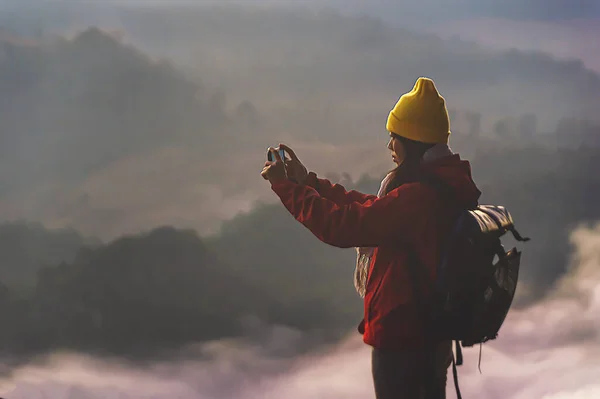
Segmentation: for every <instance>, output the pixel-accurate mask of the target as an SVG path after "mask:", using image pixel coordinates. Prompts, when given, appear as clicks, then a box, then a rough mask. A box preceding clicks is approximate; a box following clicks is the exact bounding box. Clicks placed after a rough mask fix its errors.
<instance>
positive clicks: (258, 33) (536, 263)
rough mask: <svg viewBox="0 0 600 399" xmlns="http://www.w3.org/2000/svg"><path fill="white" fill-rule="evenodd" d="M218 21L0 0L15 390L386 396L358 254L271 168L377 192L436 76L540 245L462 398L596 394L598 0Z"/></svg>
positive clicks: (438, 4)
mask: <svg viewBox="0 0 600 399" xmlns="http://www.w3.org/2000/svg"><path fill="white" fill-rule="evenodd" d="M201 3H202V4H200V3H199V2H177V5H175V4H174V3H172V2H168V3H167V2H166V1H153V2H143V4H142V3H141V2H136V1H133V0H132V1H126V0H123V1H113V2H106V3H100V2H72V1H36V0H32V1H27V2H25V1H18V2H17V1H4V2H0V26H1V27H2V29H0V119H1V120H2V126H1V128H0V325H2V327H3V328H2V329H1V330H0V341H1V342H3V343H4V344H5V345H4V347H3V348H2V351H1V352H0V355H1V357H2V366H0V367H2V368H0V375H2V376H3V377H4V379H2V380H1V382H0V395H4V396H6V397H7V399H21V398H23V399H24V398H27V399H37V398H51V399H90V398H109V399H112V398H115V399H116V398H119V399H137V398H140V399H150V398H152V399H156V398H164V397H169V398H179V399H197V398H202V399H212V398H215V399H221V398H232V399H255V398H256V399H258V398H286V399H288V398H289V399H296V398H305V397H316V398H327V399H329V398H332V399H335V398H349V399H353V398H368V397H373V394H372V382H371V378H370V366H369V349H368V347H367V346H365V345H364V344H362V342H361V341H360V337H359V336H358V335H357V333H356V332H355V325H356V324H357V322H358V321H359V320H360V313H361V303H360V299H359V298H358V297H357V296H356V294H355V293H354V291H353V287H352V270H353V266H354V253H353V251H352V250H349V251H341V250H337V249H334V248H330V247H327V246H325V245H323V244H321V243H319V242H318V241H317V240H316V239H315V238H314V237H312V236H311V235H310V234H309V233H308V232H307V231H306V230H305V229H303V228H302V227H301V226H299V225H298V224H296V223H294V221H293V219H292V218H291V217H290V216H289V215H288V214H287V213H286V212H285V210H284V209H283V208H282V206H281V204H279V203H278V201H277V198H276V196H275V195H274V193H273V192H272V191H271V190H270V188H269V186H268V184H267V183H266V182H264V181H263V180H262V179H261V178H260V176H259V172H260V170H261V169H262V165H263V163H264V160H265V151H266V147H268V146H271V145H276V144H278V143H280V142H284V143H287V144H289V145H291V146H292V147H293V148H294V149H295V150H296V152H297V154H298V155H299V156H300V158H301V160H302V161H303V162H304V163H305V164H306V165H307V167H308V168H309V169H310V170H313V171H315V172H317V173H318V174H319V175H320V176H327V177H329V178H331V179H332V180H333V181H341V182H342V183H344V184H345V185H346V186H347V187H352V188H357V189H359V190H362V191H365V192H374V191H376V189H377V187H378V186H379V181H380V179H381V177H382V175H383V174H384V173H385V172H386V171H388V170H389V169H390V168H391V167H392V164H391V162H390V159H389V158H390V157H389V154H388V151H387V150H386V143H387V140H388V134H387V132H386V131H385V118H386V117H387V113H388V111H389V109H390V107H391V106H392V105H393V104H394V103H395V101H396V100H397V98H398V96H399V95H401V94H402V93H404V92H406V91H408V90H410V89H411V88H412V85H413V84H414V81H415V80H416V78H417V77H419V76H429V77H432V78H433V79H435V80H436V84H437V86H438V88H439V89H440V92H441V93H442V94H443V95H444V97H445V98H446V100H447V102H448V107H449V111H450V115H451V129H452V135H451V143H450V144H451V146H452V148H453V150H455V151H457V152H459V153H460V154H461V156H463V157H464V158H466V159H469V160H471V162H472V165H473V175H474V178H475V180H476V182H477V184H478V185H479V186H480V188H481V189H482V191H483V199H482V200H484V201H485V202H487V203H495V204H501V205H506V206H507V207H508V209H509V210H510V211H511V212H512V214H513V216H514V217H515V221H516V223H517V227H518V228H519V230H520V231H521V232H522V233H523V234H524V235H528V236H532V237H533V240H532V241H531V242H530V243H528V244H527V245H526V246H524V248H522V249H523V250H524V253H523V266H522V270H521V280H520V283H519V284H520V285H519V290H518V293H517V298H516V303H515V308H514V310H513V311H511V313H510V314H509V318H508V320H507V321H506V324H505V326H504V327H503V330H502V331H501V336H500V339H498V340H497V341H495V342H492V343H490V344H487V345H485V347H484V349H483V361H482V370H483V374H481V375H480V374H479V371H478V370H477V359H478V355H479V353H478V350H477V349H478V348H473V349H468V350H466V359H465V366H463V367H461V368H460V375H461V387H462V389H463V392H464V394H465V396H466V397H485V398H517V399H521V398H523V399H526V398H527V399H528V398H544V399H558V398H567V397H568V398H579V397H581V398H595V397H600V391H599V390H600V386H599V385H598V376H599V375H600V368H599V366H598V364H600V337H599V335H598V334H599V333H598V331H599V330H600V319H599V318H598V317H599V316H598V314H600V296H599V295H600V274H599V272H598V271H599V270H600V252H599V248H600V226H599V225H594V223H596V222H597V221H599V220H600V209H599V208H598V207H597V204H598V203H599V202H600V175H598V173H597V172H596V170H597V160H598V157H599V156H600V115H599V114H598V109H599V107H600V96H599V94H598V93H600V74H599V72H598V71H600V64H598V58H597V57H598V56H597V51H595V48H596V47H595V41H594V40H595V39H596V37H597V34H596V31H597V26H598V25H597V24H596V22H595V21H597V18H598V15H599V14H598V7H597V4H596V3H597V2H593V1H585V2H579V3H578V5H579V6H578V7H573V6H572V4H570V3H569V4H567V3H566V2H559V1H553V2H550V3H548V2H544V3H543V5H542V3H541V1H537V0H536V1H523V2H516V1H507V2H502V3H500V2H496V1H474V0H460V1H459V0H456V1H448V2H444V1H442V0H436V1H423V2H420V3H418V4H417V3H415V2H399V1H394V2H392V1H387V0H377V1H373V2H369V4H368V5H366V3H365V2H360V1H338V0H329V1H326V2H316V1H312V0H307V1H299V2H294V6H293V7H292V6H290V4H291V2H286V1H283V0H281V1H266V0H256V1H248V2H246V1H244V2H241V1H237V2H236V1H231V2H201ZM217 3H218V4H217ZM242 3H243V4H242ZM567 6H568V7H567ZM426 17H427V18H426ZM426 19H427V22H425V20H426ZM582 223H586V224H584V225H582ZM161 226H162V227H161ZM577 226H579V227H577ZM297 254H302V257H297V256H295V255H297ZM215 304H218V307H219V308H218V309H217V305H215ZM100 354H102V355H100ZM125 359H126V360H125ZM448 391H449V392H452V391H453V389H452V384H451V381H450V382H449V388H448ZM452 395H453V394H450V396H449V397H450V398H453V396H452Z"/></svg>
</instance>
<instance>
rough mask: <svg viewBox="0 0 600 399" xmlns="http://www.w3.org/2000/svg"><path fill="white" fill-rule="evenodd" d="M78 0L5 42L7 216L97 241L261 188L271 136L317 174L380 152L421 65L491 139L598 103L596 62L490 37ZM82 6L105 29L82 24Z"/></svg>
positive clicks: (2, 101)
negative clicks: (485, 42) (496, 47)
mask: <svg viewBox="0 0 600 399" xmlns="http://www.w3.org/2000/svg"><path fill="white" fill-rule="evenodd" d="M63 5H64V4H63ZM77 7H80V8H81V10H88V11H86V12H83V11H82V13H81V14H80V13H75V14H76V15H82V16H81V19H78V18H80V17H79V16H75V14H69V13H66V11H64V10H65V9H64V8H62V9H61V8H60V7H59V8H57V9H56V10H54V11H53V13H54V14H49V16H48V18H55V17H56V18H58V16H60V18H63V19H62V20H64V21H71V22H73V25H70V23H66V22H65V25H63V26H65V27H67V26H72V27H73V29H72V30H71V29H65V30H69V32H70V34H69V35H67V37H68V39H67V38H65V37H56V36H54V35H52V34H51V33H50V32H52V29H48V30H44V29H42V30H41V31H40V32H38V33H39V34H37V35H36V34H31V35H29V36H27V40H29V41H28V42H27V43H23V42H22V41H19V40H16V39H15V37H17V38H19V35H17V34H14V33H12V36H10V37H8V36H7V37H5V41H4V42H3V43H2V44H1V45H0V84H2V85H3V88H4V89H3V91H1V92H0V117H1V118H2V121H3V125H2V127H0V171H1V172H0V175H1V176H0V182H1V183H0V198H1V199H2V200H3V201H4V203H5V204H6V206H4V207H2V209H0V218H2V219H15V218H24V219H28V220H40V221H43V222H51V223H52V224H53V225H57V223H58V225H61V224H62V225H66V224H68V225H71V226H74V227H75V228H77V229H78V230H80V231H84V232H86V233H88V234H93V235H97V236H100V237H103V238H107V237H114V236H115V235H118V234H120V233H122V232H131V233H135V232H138V231H139V230H140V229H149V228H151V227H153V226H156V225H160V224H169V225H170V224H174V225H177V226H182V227H193V228H197V229H201V230H202V231H203V232H207V231H214V229H215V228H218V225H219V223H220V222H221V221H222V220H225V219H228V218H230V217H231V216H232V215H235V214H236V213H237V212H239V211H240V210H248V209H250V208H251V207H252V204H253V203H254V202H255V201H256V200H262V199H265V198H267V194H266V192H267V191H268V190H265V188H264V186H261V184H262V183H263V182H262V181H261V180H260V179H259V178H257V177H258V175H257V174H256V173H255V171H256V169H255V168H256V167H258V166H252V165H259V166H260V165H261V164H262V162H263V159H264V150H265V148H266V147H267V146H269V145H273V144H276V143H278V142H280V141H285V142H287V143H291V144H293V145H295V144H296V143H298V144H299V145H302V146H303V147H304V148H309V149H312V148H318V149H321V148H323V149H331V151H329V152H327V151H323V152H320V154H321V155H320V157H321V161H325V162H327V165H324V166H323V164H324V163H325V162H321V165H322V166H320V167H321V168H322V169H321V172H323V173H324V172H329V171H335V170H338V171H339V170H344V169H345V168H347V166H346V165H345V164H347V163H348V159H349V158H353V159H356V160H358V159H359V158H362V157H363V155H365V154H376V153H377V152H376V151H375V150H374V149H375V148H380V149H381V150H382V151H383V150H384V149H385V141H386V136H387V134H386V132H385V118H386V116H387V113H388V110H389V109H390V107H391V106H392V105H393V103H394V102H395V101H396V100H397V98H398V96H399V95H400V94H402V93H404V92H406V91H408V90H410V89H411V88H412V85H413V84H414V81H415V80H416V78H417V77H419V76H422V75H426V76H430V77H433V78H434V79H435V80H436V82H437V84H438V88H439V89H440V91H441V93H442V94H443V95H444V96H445V97H446V99H447V101H448V106H449V108H450V110H451V114H452V119H453V120H452V124H451V127H452V130H453V132H454V133H456V135H455V136H453V137H458V136H459V135H460V134H461V133H464V132H467V133H468V132H469V131H470V130H476V131H477V132H478V133H480V134H481V136H484V137H488V138H489V137H492V136H494V135H495V136H496V137H497V138H499V139H504V138H505V137H502V136H501V135H500V133H502V134H504V133H505V132H507V131H508V130H511V129H509V125H511V126H512V125H514V127H516V128H515V129H512V130H519V129H520V128H521V127H520V126H519V125H520V124H521V122H527V123H524V124H525V125H527V126H528V127H527V129H526V130H527V131H528V134H529V135H532V134H540V133H549V132H554V131H555V130H556V127H557V126H558V125H559V122H560V121H561V120H565V118H576V119H578V120H586V119H588V120H590V121H592V122H593V121H596V123H598V122H599V121H598V118H600V116H599V115H598V112H597V109H599V107H600V97H599V96H598V93H600V77H599V76H598V74H596V73H594V72H593V71H590V70H587V69H586V68H585V67H584V66H583V64H582V63H581V62H578V61H559V60H557V59H555V58H553V57H552V56H549V55H547V54H542V53H528V52H522V51H517V50H511V51H503V52H500V51H491V50H489V49H485V48H481V47H480V46H478V45H476V44H473V43H467V42H463V41H458V40H442V39H440V38H439V37H437V36H434V35H426V34H422V33H415V32H413V31H410V30H407V29H400V28H396V27H393V26H391V25H389V24H386V23H384V22H383V21H382V20H380V19H377V18H373V17H369V16H360V17H350V16H344V15H341V14H340V13H338V12H336V11H332V10H329V11H327V10H325V11H311V10H305V9H301V8H300V7H296V8H289V9H285V8H277V7H275V8H269V7H254V8H253V7H233V6H229V7H228V6H221V7H197V6H187V7H184V6H181V7H154V8H152V7H149V8H145V9H142V8H138V7H116V8H111V10H112V11H111V12H107V13H104V14H103V13H98V14H94V13H92V10H94V9H95V8H94V7H92V6H89V7H91V8H86V7H88V6H87V5H85V4H79V5H78V6H77ZM66 9H69V7H66ZM61 10H63V11H61ZM78 10H79V8H78ZM31 13H37V15H38V17H39V19H36V20H38V21H39V24H42V22H43V21H45V19H44V18H46V17H45V16H44V14H43V13H39V12H38V11H31ZM90 13H91V14H90ZM88 16H90V17H91V16H95V17H97V22H98V25H100V26H101V27H103V26H105V27H108V28H106V30H102V29H99V28H88V27H87V25H86V22H85V21H88V19H86V18H87V17H88ZM36 18H37V17H36ZM60 18H59V19H60ZM111 18H112V19H111ZM89 21H91V20H89ZM111 21H112V22H115V23H114V24H111ZM117 22H118V23H117ZM78 23H79V25H78ZM32 24H33V23H32ZM34 25H35V24H33V25H32V26H34ZM42 25H43V24H42ZM42 25H39V26H40V27H43V26H42ZM76 28H77V29H76ZM9 32H10V31H9ZM72 32H75V33H72ZM163 56H165V57H168V59H169V61H165V60H162V59H161V57H163ZM473 126H476V129H473ZM532 127H533V128H532ZM505 136H507V135H506V134H505ZM542 137H543V136H542ZM454 142H455V141H454ZM324 143H326V144H324ZM343 153H347V156H346V157H343V156H341V155H343ZM331 154H336V155H335V157H334V156H333V155H331ZM377 154H379V153H377ZM369 156H371V155H369ZM373 156H375V155H373ZM382 157H383V155H382ZM334 159H335V160H336V161H335V162H337V163H334ZM381 159H382V160H381V162H379V164H381V165H385V161H384V159H383V158H381ZM375 163H376V161H375V160H373V162H371V160H369V165H368V166H365V167H369V168H371V165H375ZM352 164H353V166H354V167H357V166H356V165H363V164H364V163H362V161H361V162H358V161H357V162H354V161H352ZM382 167H387V166H382ZM323 168H326V170H323ZM373 168H375V166H373ZM382 170H383V169H382ZM352 173H353V174H356V173H361V171H356V170H353V171H352ZM270 198H272V196H271V197H270Z"/></svg>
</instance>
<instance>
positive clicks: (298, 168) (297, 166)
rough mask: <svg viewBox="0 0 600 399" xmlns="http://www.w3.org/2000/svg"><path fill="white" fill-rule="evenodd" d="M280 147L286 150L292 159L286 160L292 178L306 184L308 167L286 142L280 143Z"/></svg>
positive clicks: (288, 173)
mask: <svg viewBox="0 0 600 399" xmlns="http://www.w3.org/2000/svg"><path fill="white" fill-rule="evenodd" d="M279 148H281V149H283V150H285V152H287V153H288V154H289V155H290V159H287V160H286V161H285V169H286V171H287V175H288V177H289V178H290V179H293V180H295V181H296V182H297V183H299V184H304V181H305V180H306V177H307V176H308V171H307V170H306V167H305V166H304V165H303V164H302V162H300V160H299V159H298V157H297V156H296V153H295V152H294V150H292V149H291V148H290V147H288V146H287V145H285V144H279Z"/></svg>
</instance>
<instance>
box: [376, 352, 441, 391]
mask: <svg viewBox="0 0 600 399" xmlns="http://www.w3.org/2000/svg"><path fill="white" fill-rule="evenodd" d="M371 361H372V371H373V382H374V385H375V396H376V398H377V399H445V398H446V378H447V377H446V376H447V371H448V367H449V366H450V364H451V363H452V343H451V342H443V343H441V344H438V345H437V346H436V347H434V348H430V349H428V350H427V351H425V350H424V349H407V350H387V349H376V348H374V349H373V354H372V358H371Z"/></svg>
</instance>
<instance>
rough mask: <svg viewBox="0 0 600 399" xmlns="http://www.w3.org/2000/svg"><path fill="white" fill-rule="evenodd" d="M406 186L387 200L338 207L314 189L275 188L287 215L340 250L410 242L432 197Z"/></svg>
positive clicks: (288, 183)
mask: <svg viewBox="0 0 600 399" xmlns="http://www.w3.org/2000/svg"><path fill="white" fill-rule="evenodd" d="M417 186H420V185H416V184H407V185H405V186H402V187H401V188H398V189H396V190H394V191H392V192H391V193H389V194H388V195H386V196H385V197H382V198H377V197H375V198H374V199H369V200H366V201H365V202H363V203H358V202H350V203H346V204H343V205H340V204H337V203H335V202H334V201H332V200H330V199H329V198H325V197H323V196H320V195H319V194H318V193H317V192H316V191H315V190H314V189H313V188H312V187H310V186H307V185H298V184H296V183H294V182H291V181H282V182H278V183H276V184H274V185H273V186H272V189H273V191H275V193H276V194H277V195H278V196H279V198H280V199H281V202H282V203H283V205H284V206H285V207H286V208H287V209H288V211H289V212H290V213H291V214H292V215H293V216H294V218H296V220H298V221H299V222H300V223H302V224H303V225H304V226H305V227H306V228H308V229H309V230H310V231H311V232H312V233H313V234H314V235H315V236H316V237H317V238H318V239H319V240H321V241H323V242H325V243H327V244H330V245H333V246H336V247H340V248H350V247H377V246H381V245H385V244H386V243H390V242H397V241H398V240H399V239H402V238H403V237H404V238H408V237H409V234H410V232H411V229H412V226H414V225H415V224H416V223H419V219H420V217H421V216H422V214H423V212H422V210H423V209H424V206H426V204H427V203H428V202H431V197H432V196H431V195H430V194H428V192H427V191H426V190H420V189H419V188H418V187H417Z"/></svg>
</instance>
